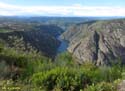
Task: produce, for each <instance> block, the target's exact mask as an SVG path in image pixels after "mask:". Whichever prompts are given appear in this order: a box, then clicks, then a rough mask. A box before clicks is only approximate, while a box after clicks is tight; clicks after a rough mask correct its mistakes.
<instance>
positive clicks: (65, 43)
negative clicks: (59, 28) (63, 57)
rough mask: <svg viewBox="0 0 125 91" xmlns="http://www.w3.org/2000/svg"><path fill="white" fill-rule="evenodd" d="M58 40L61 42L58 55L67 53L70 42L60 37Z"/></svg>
mask: <svg viewBox="0 0 125 91" xmlns="http://www.w3.org/2000/svg"><path fill="white" fill-rule="evenodd" d="M58 40H59V41H60V42H61V44H60V46H59V48H58V53H62V52H65V51H67V47H68V41H66V40H63V39H61V38H60V37H58Z"/></svg>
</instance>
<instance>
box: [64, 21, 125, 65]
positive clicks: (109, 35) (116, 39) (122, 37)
mask: <svg viewBox="0 0 125 91" xmlns="http://www.w3.org/2000/svg"><path fill="white" fill-rule="evenodd" d="M62 38H64V39H65V40H68V41H69V47H68V51H69V52H71V53H72V54H73V56H74V57H75V58H76V59H78V62H79V63H84V62H85V61H91V62H93V63H95V64H96V65H104V64H106V65H108V64H111V63H112V62H117V61H118V59H120V60H122V62H123V63H125V20H124V19H121V20H109V21H97V22H94V23H91V24H90V23H89V24H87V23H86V24H80V25H79V26H76V28H71V29H70V30H69V31H67V32H65V33H64V34H63V35H62Z"/></svg>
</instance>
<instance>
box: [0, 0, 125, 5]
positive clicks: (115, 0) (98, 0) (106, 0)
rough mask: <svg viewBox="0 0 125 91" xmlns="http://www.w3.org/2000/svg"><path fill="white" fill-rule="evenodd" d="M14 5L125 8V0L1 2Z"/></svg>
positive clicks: (3, 0) (25, 0) (15, 0)
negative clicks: (78, 5) (77, 5)
mask: <svg viewBox="0 0 125 91" xmlns="http://www.w3.org/2000/svg"><path fill="white" fill-rule="evenodd" d="M0 1H2V2H6V3H9V4H14V5H30V6H32V5H51V6H53V5H73V4H81V5H85V6H125V0H0Z"/></svg>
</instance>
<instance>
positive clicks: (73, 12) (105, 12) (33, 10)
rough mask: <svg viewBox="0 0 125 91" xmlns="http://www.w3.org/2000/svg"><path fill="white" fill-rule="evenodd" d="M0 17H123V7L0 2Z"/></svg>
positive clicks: (124, 12)
mask: <svg viewBox="0 0 125 91" xmlns="http://www.w3.org/2000/svg"><path fill="white" fill-rule="evenodd" d="M0 15H6V16H13V15H38V16H39V15H41V16H58V15H60V16H125V7H109V6H108V7H106V6H105V7H104V6H98V7H96V6H82V5H80V4H74V5H72V6H16V5H10V4H6V3H2V2H0Z"/></svg>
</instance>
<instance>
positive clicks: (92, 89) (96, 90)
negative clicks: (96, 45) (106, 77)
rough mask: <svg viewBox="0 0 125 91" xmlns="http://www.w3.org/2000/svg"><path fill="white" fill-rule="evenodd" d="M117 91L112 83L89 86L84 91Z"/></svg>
mask: <svg viewBox="0 0 125 91" xmlns="http://www.w3.org/2000/svg"><path fill="white" fill-rule="evenodd" d="M116 89H117V88H116V87H115V86H114V85H113V84H112V83H107V82H100V83H98V84H96V85H94V84H92V85H90V86H88V87H87V88H86V89H85V90H84V91H117V90H116Z"/></svg>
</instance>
